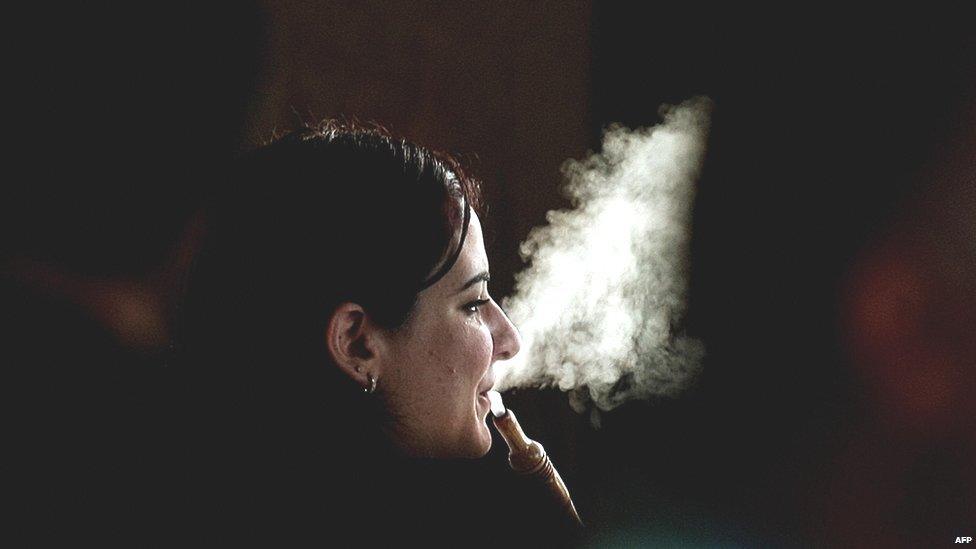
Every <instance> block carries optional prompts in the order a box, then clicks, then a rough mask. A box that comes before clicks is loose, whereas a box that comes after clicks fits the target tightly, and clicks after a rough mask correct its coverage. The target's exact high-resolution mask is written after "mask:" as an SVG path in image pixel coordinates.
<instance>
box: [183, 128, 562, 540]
mask: <svg viewBox="0 0 976 549" xmlns="http://www.w3.org/2000/svg"><path fill="white" fill-rule="evenodd" d="M482 214H483V211H482V209H481V197H480V191H479V185H478V183H477V181H476V180H474V179H473V178H471V177H470V176H469V175H468V174H467V173H465V171H464V170H463V169H462V167H461V166H460V165H459V164H458V163H457V162H455V161H453V160H452V159H451V158H450V157H448V156H445V155H442V154H439V153H434V152H431V151H429V150H427V149H424V148H423V147H420V146H418V145H415V144H412V143H410V142H408V141H405V140H402V139H396V138H394V137H392V136H391V135H390V134H388V133H387V132H386V131H385V130H383V129H381V128H378V127H373V126H370V127H362V126H354V125H349V124H345V123H336V122H328V123H325V124H323V125H322V126H320V127H317V128H309V129H304V130H300V131H297V132H295V133H292V134H290V135H287V136H285V137H284V138H281V139H278V140H276V141H274V142H272V143H270V144H268V145H266V146H263V147H261V148H259V149H257V150H255V151H252V152H251V153H249V154H247V155H246V156H244V157H243V158H241V159H240V160H239V162H238V163H237V164H236V165H235V167H234V169H233V170H232V174H231V176H230V178H229V180H228V182H227V184H226V185H224V186H222V187H221V190H220V191H219V192H217V193H215V195H214V197H213V199H212V200H211V204H210V206H209V208H208V211H207V216H206V217H207V226H208V228H207V236H206V238H205V242H204V244H203V245H202V249H201V251H200V253H199V254H198V258H197V259H196V261H195V264H194V267H193V270H192V271H191V274H190V277H189V282H188V287H187V296H186V300H185V305H184V307H183V315H182V317H183V322H182V338H181V339H182V344H181V347H182V354H183V356H184V357H185V360H184V362H183V370H182V372H183V376H184V378H185V380H186V382H185V383H183V384H182V385H183V386H184V387H185V394H186V395H187V399H186V402H187V406H186V407H185V409H186V412H187V414H186V415H187V422H186V429H187V431H188V432H189V433H191V435H190V440H191V442H189V443H188V444H187V448H188V450H187V452H188V460H189V461H190V462H191V463H192V465H191V475H190V477H191V479H192V480H190V483H189V485H188V486H189V488H188V489H187V497H186V499H185V503H186V506H187V509H189V510H190V518H189V520H190V522H191V523H193V525H194V527H195V528H198V529H199V531H200V532H204V533H205V534H203V535H205V536H208V537H210V538H213V539H215V540H228V539H236V540H239V541H245V542H257V540H268V541H284V540H302V541H312V540H314V541H328V540H329V539H331V538H335V537H341V536H343V535H344V534H351V533H353V534H355V535H356V536H360V537H361V538H360V539H359V540H358V541H359V543H361V544H367V545H369V544H381V543H383V542H384V541H407V540H415V541H421V540H427V541H431V542H433V541H443V542H450V541H454V540H456V541H457V542H458V543H460V544H462V545H471V544H478V542H479V541H481V542H487V541H488V540H490V539H493V536H492V535H491V532H492V531H493V529H494V527H493V522H494V521H493V519H492V517H495V518H496V519H499V520H507V521H508V524H509V526H510V527H512V528H524V527H526V525H539V526H540V528H541V529H540V531H543V530H544V529H545V528H544V526H543V525H549V526H551V525H554V524H559V521H558V519H556V518H555V517H556V514H555V511H554V510H550V509H548V508H545V506H544V505H543V508H533V506H534V505H535V504H534V503H532V498H531V497H530V496H531V493H530V491H526V492H524V493H513V494H510V495H511V497H512V498H515V499H518V500H519V503H513V504H511V505H506V507H507V508H511V509H515V508H518V509H523V508H526V509H529V510H528V511H527V512H526V511H522V510H520V511H519V512H518V513H516V514H517V516H512V517H509V518H508V519H505V516H506V509H501V510H499V508H498V504H499V503H500V502H505V501H507V500H508V499H509V498H508V495H506V494H504V493H500V492H499V490H501V491H504V490H506V489H509V488H506V486H508V485H507V484H506V482H510V481H509V480H508V479H505V480H504V481H501V482H499V478H500V477H493V476H492V475H491V474H487V475H486V474H472V472H471V467H470V465H467V463H470V461H469V459H470V458H480V457H482V456H484V455H485V454H486V453H487V452H488V450H489V448H490V447H491V444H492V435H491V432H490V431H489V429H488V426H487V424H486V416H487V414H488V412H489V402H488V399H487V397H486V394H485V393H486V391H488V390H489V389H490V388H491V387H492V385H493V383H494V372H493V366H492V365H493V364H494V363H495V362H496V361H498V360H502V359H507V358H510V357H511V356H513V355H515V354H516V353H518V352H519V344H520V342H519V335H518V332H517V330H516V328H515V327H514V326H513V325H512V323H511V322H510V321H509V320H508V318H507V316H506V315H505V313H504V312H503V311H502V310H501V308H500V307H499V306H498V304H497V303H495V301H494V300H493V299H492V298H491V296H490V294H489V293H488V281H489V278H490V275H489V273H490V269H489V263H488V258H487V255H486V251H485V245H484V239H483V236H482V226H481V219H482V217H483V215H482ZM511 486H517V485H515V484H512V485H511ZM512 489H515V490H518V488H517V487H516V488H512ZM527 494H529V496H527ZM539 501H542V499H540V500H539ZM525 515H529V516H527V517H526V516H525ZM519 520H524V524H522V525H521V526H520V525H519V524H518V523H517V521H519ZM529 534H530V533H529V532H523V535H529ZM456 536H461V537H462V538H464V539H456ZM494 539H503V535H502V534H501V533H500V532H499V533H497V534H495V536H494ZM526 539H528V538H526Z"/></svg>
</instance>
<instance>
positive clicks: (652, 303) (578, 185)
mask: <svg viewBox="0 0 976 549" xmlns="http://www.w3.org/2000/svg"><path fill="white" fill-rule="evenodd" d="M710 110H711V102H710V101H709V100H708V99H707V98H695V99H692V100H689V101H686V102H685V103H683V104H681V105H680V106H677V107H668V106H665V107H662V114H663V116H664V122H663V123H662V124H661V125H658V126H655V127H653V128H650V129H639V130H633V131H631V130H628V129H626V128H621V127H611V128H610V129H609V130H608V131H607V132H606V134H605V136H604V141H603V152H602V154H596V155H593V156H591V157H590V158H588V159H586V160H583V161H569V162H567V163H566V164H565V165H564V167H563V171H564V173H565V176H566V179H567V185H566V190H567V192H568V194H569V197H570V198H571V199H572V204H573V208H572V209H570V210H561V211H550V212H549V214H548V215H547V219H548V221H549V224H548V225H546V226H544V227H537V228H535V229H533V230H532V231H531V232H530V233H529V236H528V239H526V241H525V242H524V243H523V244H522V247H521V250H520V251H521V254H522V258H523V260H525V261H527V262H528V266H527V267H526V268H525V270H523V271H522V272H520V273H519V274H518V275H516V279H515V292H514V294H513V295H512V296H511V297H510V298H508V299H506V300H505V302H504V306H505V308H506V310H507V311H508V313H509V315H510V316H511V318H512V321H513V322H515V325H516V326H518V327H519V330H520V332H521V334H522V351H521V352H520V353H519V354H518V355H517V356H516V357H515V358H513V359H512V360H509V361H507V362H503V363H499V364H498V374H499V379H498V382H497V383H496V386H495V387H496V388H497V389H499V390H501V391H505V390H508V389H513V388H519V387H538V388H543V387H557V388H559V389H561V390H563V391H572V392H571V393H570V402H571V404H572V405H573V407H574V408H575V409H577V410H578V411H581V412H582V411H583V410H584V409H585V408H586V407H587V403H588V402H590V401H592V402H593V403H594V404H595V405H596V406H597V407H598V408H600V409H602V410H610V409H612V408H615V407H616V406H619V405H620V404H622V403H623V402H625V401H627V400H630V399H635V398H646V397H649V396H664V395H674V394H675V393H676V392H678V391H680V390H681V389H682V388H683V387H684V386H686V385H687V384H688V383H689V382H690V381H691V380H692V379H693V378H694V377H695V375H696V373H697V372H698V370H699V368H700V363H701V358H702V356H703V355H704V347H703V345H702V343H701V342H700V341H698V340H696V339H692V338H689V337H686V336H684V335H682V334H681V333H678V332H677V326H679V325H680V322H681V320H682V317H683V315H684V312H685V297H686V295H685V294H686V292H687V280H686V278H687V271H688V267H689V265H688V245H689V239H690V230H691V227H690V225H691V207H692V202H693V199H694V193H695V180H696V179H697V177H698V173H699V171H700V168H701V164H702V159H703V156H704V151H705V141H706V137H707V133H708V118H709V113H710Z"/></svg>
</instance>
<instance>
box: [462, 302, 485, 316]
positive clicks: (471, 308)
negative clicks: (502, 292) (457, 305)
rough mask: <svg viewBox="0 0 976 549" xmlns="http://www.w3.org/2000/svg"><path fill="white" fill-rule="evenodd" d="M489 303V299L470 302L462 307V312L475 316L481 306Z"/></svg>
mask: <svg viewBox="0 0 976 549" xmlns="http://www.w3.org/2000/svg"><path fill="white" fill-rule="evenodd" d="M489 301H491V299H490V298H489V299H478V300H475V301H472V302H470V303H466V304H465V305H464V312H466V313H468V314H469V315H473V314H476V313H477V312H478V309H479V308H480V307H481V306H482V305H484V304H486V303H488V302H489Z"/></svg>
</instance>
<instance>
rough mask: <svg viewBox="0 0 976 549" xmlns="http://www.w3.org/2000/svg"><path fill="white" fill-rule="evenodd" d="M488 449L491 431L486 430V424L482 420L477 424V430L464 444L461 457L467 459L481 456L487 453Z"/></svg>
mask: <svg viewBox="0 0 976 549" xmlns="http://www.w3.org/2000/svg"><path fill="white" fill-rule="evenodd" d="M488 450H491V431H489V430H488V425H487V424H486V423H485V421H484V420H482V421H481V422H480V423H479V424H478V427H477V431H475V432H474V433H473V435H472V437H471V439H469V441H468V443H467V444H465V445H464V451H463V454H464V455H463V457H465V458H469V459H478V458H483V457H485V456H486V455H487V454H488Z"/></svg>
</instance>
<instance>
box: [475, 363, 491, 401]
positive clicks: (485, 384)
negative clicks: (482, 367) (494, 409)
mask: <svg viewBox="0 0 976 549" xmlns="http://www.w3.org/2000/svg"><path fill="white" fill-rule="evenodd" d="M494 386H495V370H494V369H493V368H492V367H490V366H489V367H488V372H487V373H486V374H485V377H484V378H482V380H481V383H479V384H478V405H479V406H484V407H485V409H489V408H490V407H491V401H489V400H488V391H490V390H491V388H492V387H494Z"/></svg>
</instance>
